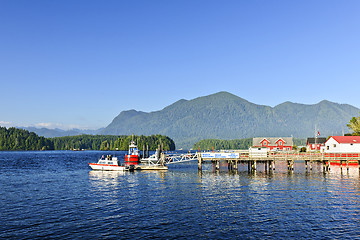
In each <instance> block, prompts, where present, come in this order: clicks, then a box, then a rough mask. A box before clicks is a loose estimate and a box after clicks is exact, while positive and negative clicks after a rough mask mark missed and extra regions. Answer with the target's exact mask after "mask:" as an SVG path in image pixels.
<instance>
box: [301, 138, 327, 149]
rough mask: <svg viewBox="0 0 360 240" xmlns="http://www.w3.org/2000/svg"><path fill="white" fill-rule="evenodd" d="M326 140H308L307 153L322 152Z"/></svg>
mask: <svg viewBox="0 0 360 240" xmlns="http://www.w3.org/2000/svg"><path fill="white" fill-rule="evenodd" d="M325 142H326V138H308V139H307V142H306V151H320V148H321V147H322V146H325Z"/></svg>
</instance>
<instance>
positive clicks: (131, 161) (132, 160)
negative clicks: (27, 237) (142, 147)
mask: <svg viewBox="0 0 360 240" xmlns="http://www.w3.org/2000/svg"><path fill="white" fill-rule="evenodd" d="M139 162H140V151H139V149H138V147H137V146H136V144H135V142H134V141H131V144H130V145H129V153H128V154H126V155H125V164H126V165H138V164H139Z"/></svg>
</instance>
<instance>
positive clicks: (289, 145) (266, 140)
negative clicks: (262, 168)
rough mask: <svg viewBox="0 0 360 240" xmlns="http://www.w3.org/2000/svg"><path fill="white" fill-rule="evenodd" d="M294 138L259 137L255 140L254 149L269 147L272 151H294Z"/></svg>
mask: <svg viewBox="0 0 360 240" xmlns="http://www.w3.org/2000/svg"><path fill="white" fill-rule="evenodd" d="M293 145H294V142H293V138H292V137H257V138H253V147H267V148H269V149H270V151H271V150H279V151H291V150H292V149H293Z"/></svg>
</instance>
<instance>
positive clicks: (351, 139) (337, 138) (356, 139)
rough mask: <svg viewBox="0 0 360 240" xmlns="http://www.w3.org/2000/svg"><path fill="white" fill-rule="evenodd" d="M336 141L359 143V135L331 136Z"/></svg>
mask: <svg viewBox="0 0 360 240" xmlns="http://www.w3.org/2000/svg"><path fill="white" fill-rule="evenodd" d="M332 138H333V139H334V140H335V141H337V142H338V143H360V136H332Z"/></svg>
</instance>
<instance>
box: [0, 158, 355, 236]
mask: <svg viewBox="0 0 360 240" xmlns="http://www.w3.org/2000/svg"><path fill="white" fill-rule="evenodd" d="M99 154H103V153H99V152H90V151H89V152H82V153H79V152H75V153H73V152H51V153H50V152H49V153H46V152H45V153H41V154H38V153H34V154H32V153H14V154H12V153H6V154H5V153H0V184H1V186H2V188H1V189H0V192H1V194H0V204H1V205H2V206H6V207H5V208H3V210H2V213H1V215H0V220H1V222H2V224H1V225H0V238H1V239H34V238H35V239H36V238H38V239H40V238H44V239H47V238H59V239H79V238H86V239H106V238H110V239H121V238H129V239H153V238H155V239H156V238H158V239H194V238H196V239H198V238H199V239H251V238H252V239H288V238H296V239H298V238H300V239H343V238H346V239H354V238H357V237H358V236H359V235H360V232H359V229H360V221H359V216H360V195H359V193H360V181H359V180H360V179H359V169H358V168H357V167H356V166H350V168H349V171H347V170H346V168H344V167H343V169H342V171H341V168H340V166H332V167H331V171H330V172H325V173H324V172H323V170H322V165H321V164H313V170H312V171H309V170H308V171H306V169H305V164H303V163H295V166H294V167H295V168H294V171H288V170H287V166H286V164H285V163H283V164H282V163H277V164H276V170H275V171H265V167H264V165H263V164H258V165H257V171H256V172H251V173H249V172H248V171H247V165H246V164H239V169H238V171H231V172H229V171H228V169H227V165H221V166H220V170H219V171H215V170H214V169H213V166H212V164H204V165H203V171H198V170H197V163H183V164H179V165H171V166H169V170H167V171H162V172H159V171H138V172H127V171H125V172H121V171H90V168H89V166H88V162H89V161H91V160H92V159H97V157H98V156H99ZM105 154H106V153H105ZM124 236H125V237H124Z"/></svg>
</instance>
